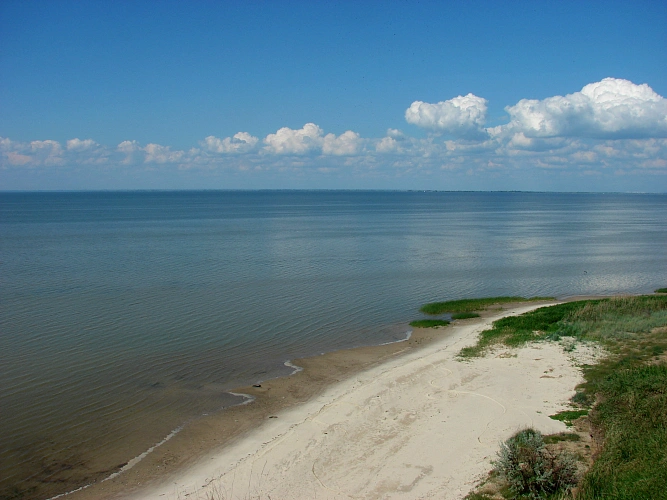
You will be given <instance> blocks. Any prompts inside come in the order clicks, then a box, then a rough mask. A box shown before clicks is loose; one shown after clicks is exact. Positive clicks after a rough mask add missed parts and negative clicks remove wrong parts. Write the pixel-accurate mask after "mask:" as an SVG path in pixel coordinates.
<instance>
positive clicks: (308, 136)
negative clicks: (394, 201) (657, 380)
mask: <svg viewBox="0 0 667 500" xmlns="http://www.w3.org/2000/svg"><path fill="white" fill-rule="evenodd" d="M486 105H487V102H486V100H484V99H482V98H480V97H476V96H474V95H472V94H468V95H467V96H465V97H461V96H459V97H456V98H454V99H451V100H449V101H443V102H439V103H436V104H429V103H424V102H421V101H415V102H414V103H413V104H412V105H411V106H410V108H409V109H408V110H407V111H406V112H405V117H406V119H407V121H408V122H409V123H413V124H416V125H419V126H421V127H425V128H428V129H431V130H435V131H437V132H442V133H443V135H444V137H443V136H442V135H440V134H427V135H426V137H420V138H418V137H410V136H408V135H406V134H404V133H403V132H401V131H400V130H398V129H393V128H390V129H388V130H387V132H386V134H384V137H378V138H370V139H365V138H362V137H360V135H359V134H358V133H356V132H353V131H352V130H348V131H346V132H344V133H342V134H340V135H336V134H333V133H325V132H324V131H323V130H322V128H320V127H319V126H317V125H316V124H314V123H306V124H305V125H304V126H303V127H302V128H300V129H291V128H289V127H283V128H280V129H279V130H278V131H277V132H275V133H273V134H268V135H267V136H266V137H265V138H264V139H261V138H258V137H255V136H253V135H251V134H250V133H248V132H238V133H236V134H234V135H233V136H231V137H225V138H217V137H215V136H208V137H206V138H204V139H203V140H202V141H201V142H199V145H197V146H196V147H194V148H191V149H189V150H184V151H182V150H178V149H172V148H171V147H169V146H166V145H161V144H156V143H150V144H147V145H146V144H140V143H138V142H137V141H133V140H128V141H123V142H121V143H120V144H118V145H117V146H110V147H109V146H104V145H101V144H98V143H97V142H95V141H94V140H93V139H79V138H74V139H70V140H68V141H65V142H64V143H59V142H57V141H53V140H44V141H32V142H16V141H12V140H10V139H8V138H2V137H0V168H3V169H16V171H17V172H18V171H20V169H25V168H33V167H44V168H46V167H51V166H58V168H59V171H64V170H65V169H66V168H69V167H72V172H75V171H76V167H77V166H81V167H85V168H86V169H87V171H89V170H90V169H91V168H94V167H95V166H97V165H105V168H108V166H117V167H122V168H127V169H138V170H139V169H143V170H145V171H149V170H158V169H165V170H166V169H170V168H178V169H192V170H195V169H201V170H202V171H203V170H207V171H214V170H216V169H220V170H222V169H226V170H236V171H238V172H252V175H260V172H267V171H273V172H274V173H277V174H279V175H282V174H284V175H288V173H289V172H299V173H303V172H304V170H305V169H309V170H310V171H312V172H327V173H328V174H331V173H334V172H337V171H338V172H339V173H342V172H344V173H345V175H358V176H360V177H364V176H378V177H379V176H382V175H385V176H386V175H389V176H412V175H422V174H423V173H425V172H428V173H429V175H438V174H440V175H445V174H446V175H459V174H460V175H464V174H465V173H466V172H471V173H475V174H479V175H482V174H483V173H484V172H487V173H488V172H490V171H492V173H493V175H503V172H505V173H507V174H508V175H510V176H514V178H520V177H521V174H517V172H536V171H544V172H554V173H556V172H565V171H567V172H568V175H570V174H572V173H578V174H581V175H583V173H584V172H588V173H591V172H598V173H600V175H616V173H618V172H623V173H624V174H627V175H631V174H632V173H639V174H641V175H652V176H657V175H661V176H664V175H667V123H666V121H667V108H666V100H665V99H664V98H663V97H662V96H660V95H658V94H657V93H656V92H654V91H653V90H652V89H651V88H650V87H649V86H648V85H646V84H644V85H636V84H634V83H632V82H629V81H627V80H619V79H613V78H606V79H604V80H602V81H600V82H595V83H591V84H589V85H586V86H585V87H584V88H583V89H582V90H581V91H579V92H574V93H573V94H569V95H566V96H564V97H563V96H554V97H549V98H546V99H544V100H527V99H524V100H521V101H519V102H518V103H516V104H515V105H513V106H509V107H507V108H506V109H507V112H508V114H509V120H508V123H507V124H505V125H500V126H498V127H494V128H488V129H484V120H485V115H486ZM328 174H327V175H328ZM31 175H32V174H31ZM244 175H245V174H244ZM247 175H250V174H247ZM559 175H560V174H559ZM572 178H574V177H572ZM434 179H435V177H434ZM507 187H511V186H507Z"/></svg>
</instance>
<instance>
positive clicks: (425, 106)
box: [405, 94, 487, 138]
mask: <svg viewBox="0 0 667 500" xmlns="http://www.w3.org/2000/svg"><path fill="white" fill-rule="evenodd" d="M486 102H487V101H486V99H484V98H482V97H477V96H476V95H473V94H468V95H466V96H458V97H455V98H454V99H450V100H448V101H441V102H438V103H436V104H430V103H428V102H422V101H415V102H413V103H412V104H411V105H410V107H409V108H408V109H407V110H406V111H405V119H406V121H407V122H408V123H412V124H413V125H417V126H419V127H423V128H429V129H433V130H438V131H442V132H445V133H448V134H451V135H453V136H458V137H466V138H480V137H483V136H484V135H485V133H484V128H483V127H484V123H485V122H486V109H487V108H486Z"/></svg>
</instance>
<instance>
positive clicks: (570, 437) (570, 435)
mask: <svg viewBox="0 0 667 500" xmlns="http://www.w3.org/2000/svg"><path fill="white" fill-rule="evenodd" d="M563 441H569V442H575V443H576V442H578V441H581V436H580V435H579V434H577V433H575V432H560V433H558V434H549V435H548V436H544V444H556V443H561V442H563Z"/></svg>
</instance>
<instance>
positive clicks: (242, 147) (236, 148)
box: [201, 132, 259, 153]
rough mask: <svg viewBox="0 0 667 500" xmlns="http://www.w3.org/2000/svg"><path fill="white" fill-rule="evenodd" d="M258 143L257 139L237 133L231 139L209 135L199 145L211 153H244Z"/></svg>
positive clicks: (246, 133) (244, 133) (247, 134)
mask: <svg viewBox="0 0 667 500" xmlns="http://www.w3.org/2000/svg"><path fill="white" fill-rule="evenodd" d="M258 142H259V139H258V138H257V137H254V136H252V135H250V134H249V133H248V132H237V133H236V134H234V136H233V137H225V138H224V139H219V138H217V137H215V136H212V135H209V136H208V137H207V138H206V139H204V140H203V141H202V143H201V145H202V147H204V148H205V149H206V150H207V151H209V152H211V153H245V152H248V151H250V150H251V149H252V148H254V147H255V145H256V144H257V143H258Z"/></svg>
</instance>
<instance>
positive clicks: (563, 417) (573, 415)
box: [549, 409, 588, 427]
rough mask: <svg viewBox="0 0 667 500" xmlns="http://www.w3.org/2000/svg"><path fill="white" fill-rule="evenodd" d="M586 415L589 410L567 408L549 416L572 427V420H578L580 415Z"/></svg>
mask: <svg viewBox="0 0 667 500" xmlns="http://www.w3.org/2000/svg"><path fill="white" fill-rule="evenodd" d="M585 415H588V410H586V409H584V410H565V411H561V412H558V413H556V414H555V415H549V418H551V419H553V420H558V421H559V422H563V423H564V424H565V425H567V426H568V427H572V422H574V421H575V420H577V419H578V418H579V417H583V416H585Z"/></svg>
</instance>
